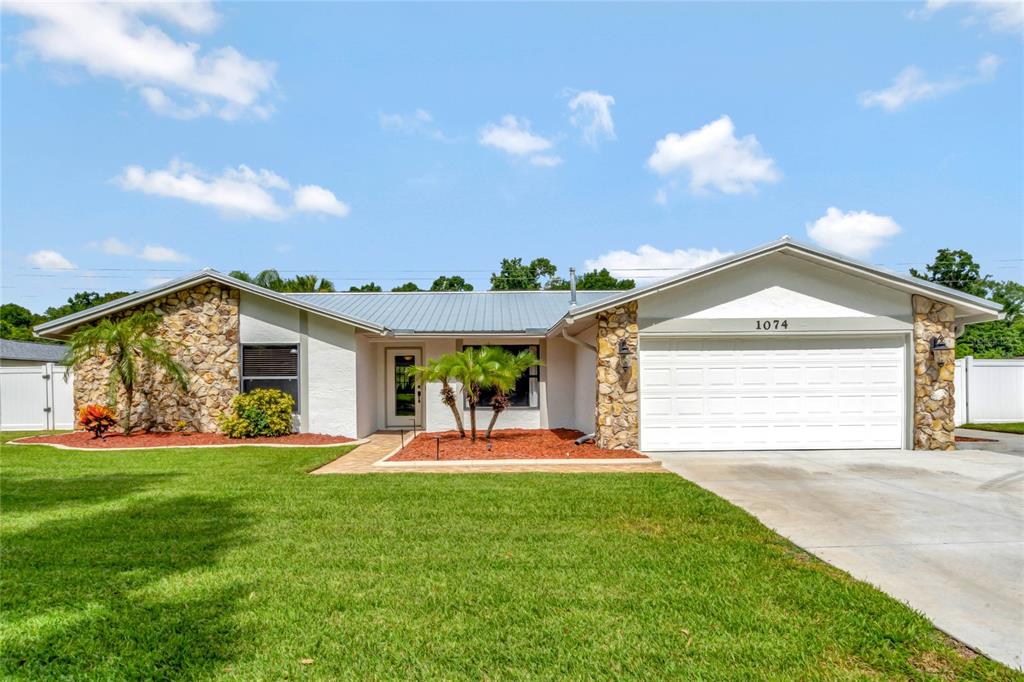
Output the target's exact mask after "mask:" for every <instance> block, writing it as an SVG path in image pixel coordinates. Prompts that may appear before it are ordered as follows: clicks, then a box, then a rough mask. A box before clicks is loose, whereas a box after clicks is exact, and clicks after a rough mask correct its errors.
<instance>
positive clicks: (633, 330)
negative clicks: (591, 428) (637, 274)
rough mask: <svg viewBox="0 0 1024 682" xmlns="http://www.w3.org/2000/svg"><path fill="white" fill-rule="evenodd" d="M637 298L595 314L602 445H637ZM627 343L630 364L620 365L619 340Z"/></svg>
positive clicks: (599, 441) (599, 439)
mask: <svg viewBox="0 0 1024 682" xmlns="http://www.w3.org/2000/svg"><path fill="white" fill-rule="evenodd" d="M636 310H637V304H636V302H635V301H634V302H631V303H626V304H625V305H621V306H618V307H616V308H612V309H611V310H606V311H604V312H602V313H600V314H599V315H598V317H597V432H596V434H595V437H594V438H595V440H596V441H597V445H598V446H599V447H602V448H608V449H612V450H630V449H637V448H639V447H640V401H639V397H640V396H639V392H638V390H637V388H638V381H637V377H638V376H639V372H640V367H639V362H638V359H639V358H638V354H637V340H638V338H639V337H638V333H637V331H638V330H637V323H636ZM621 339H626V343H627V344H628V346H629V350H630V354H629V356H628V357H629V367H628V368H626V367H623V366H622V360H621V359H620V358H619V341H620V340H621Z"/></svg>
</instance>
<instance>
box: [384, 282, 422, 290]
mask: <svg viewBox="0 0 1024 682" xmlns="http://www.w3.org/2000/svg"><path fill="white" fill-rule="evenodd" d="M391 291H423V289H420V288H419V286H417V285H416V282H406V283H405V284H399V285H398V286H397V287H394V288H393V289H392V290H391Z"/></svg>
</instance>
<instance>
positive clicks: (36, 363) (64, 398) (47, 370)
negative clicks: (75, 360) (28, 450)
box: [0, 339, 75, 431]
mask: <svg viewBox="0 0 1024 682" xmlns="http://www.w3.org/2000/svg"><path fill="white" fill-rule="evenodd" d="M66 351H67V349H66V348H65V347H64V346H63V345H60V344H55V343H38V342H35V341H13V340H10V339H0V430H3V431H39V430H43V429H70V428H72V427H73V426H74V423H75V413H74V404H73V401H72V386H73V382H74V377H73V376H68V378H67V381H65V380H64V367H63V365H61V364H60V362H61V360H63V359H64V353H65V352H66Z"/></svg>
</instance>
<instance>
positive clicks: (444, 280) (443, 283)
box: [430, 275, 473, 291]
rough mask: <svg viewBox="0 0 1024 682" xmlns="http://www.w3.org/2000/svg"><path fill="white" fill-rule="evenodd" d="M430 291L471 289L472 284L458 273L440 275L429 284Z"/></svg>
mask: <svg viewBox="0 0 1024 682" xmlns="http://www.w3.org/2000/svg"><path fill="white" fill-rule="evenodd" d="M430 290H431V291H473V285H472V284H470V283H469V282H467V281H466V280H464V279H463V278H462V277H459V276H458V275H454V276H452V277H447V276H445V275H441V276H440V277H438V278H437V279H435V280H434V282H433V284H431V285H430Z"/></svg>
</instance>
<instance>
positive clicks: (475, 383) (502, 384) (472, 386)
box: [440, 346, 540, 442]
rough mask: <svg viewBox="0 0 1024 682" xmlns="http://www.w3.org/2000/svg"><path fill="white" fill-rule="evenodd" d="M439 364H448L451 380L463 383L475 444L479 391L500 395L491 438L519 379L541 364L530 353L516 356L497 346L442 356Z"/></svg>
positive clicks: (494, 403) (472, 437) (489, 427)
mask: <svg viewBox="0 0 1024 682" xmlns="http://www.w3.org/2000/svg"><path fill="white" fill-rule="evenodd" d="M440 360H441V361H443V362H445V363H447V366H448V373H449V376H450V377H451V378H452V379H455V380H457V381H460V382H461V383H462V392H463V393H464V394H465V396H466V403H467V404H468V405H469V433H470V439H471V440H473V441H474V442H475V441H476V408H477V406H478V405H479V404H480V391H481V390H483V389H485V388H493V389H495V391H496V393H497V395H496V397H495V400H494V401H492V407H495V413H494V414H492V415H491V423H490V425H489V426H488V428H487V436H488V437H490V434H491V431H492V430H493V428H494V422H495V421H496V420H497V418H498V415H499V414H501V412H502V411H504V409H505V408H506V407H507V406H508V399H507V395H508V392H509V391H510V390H512V388H513V387H514V386H515V383H516V379H518V378H519V375H520V374H522V373H523V372H525V371H526V370H527V369H528V368H530V367H533V366H534V365H539V364H540V360H538V359H537V356H535V355H534V354H533V353H532V352H530V351H522V352H521V353H519V354H518V355H515V354H513V353H510V352H509V351H507V350H505V349H504V348H499V347H498V346H481V347H480V348H466V349H465V350H462V351H459V352H457V353H449V354H448V355H445V356H442V357H441V358H440Z"/></svg>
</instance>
